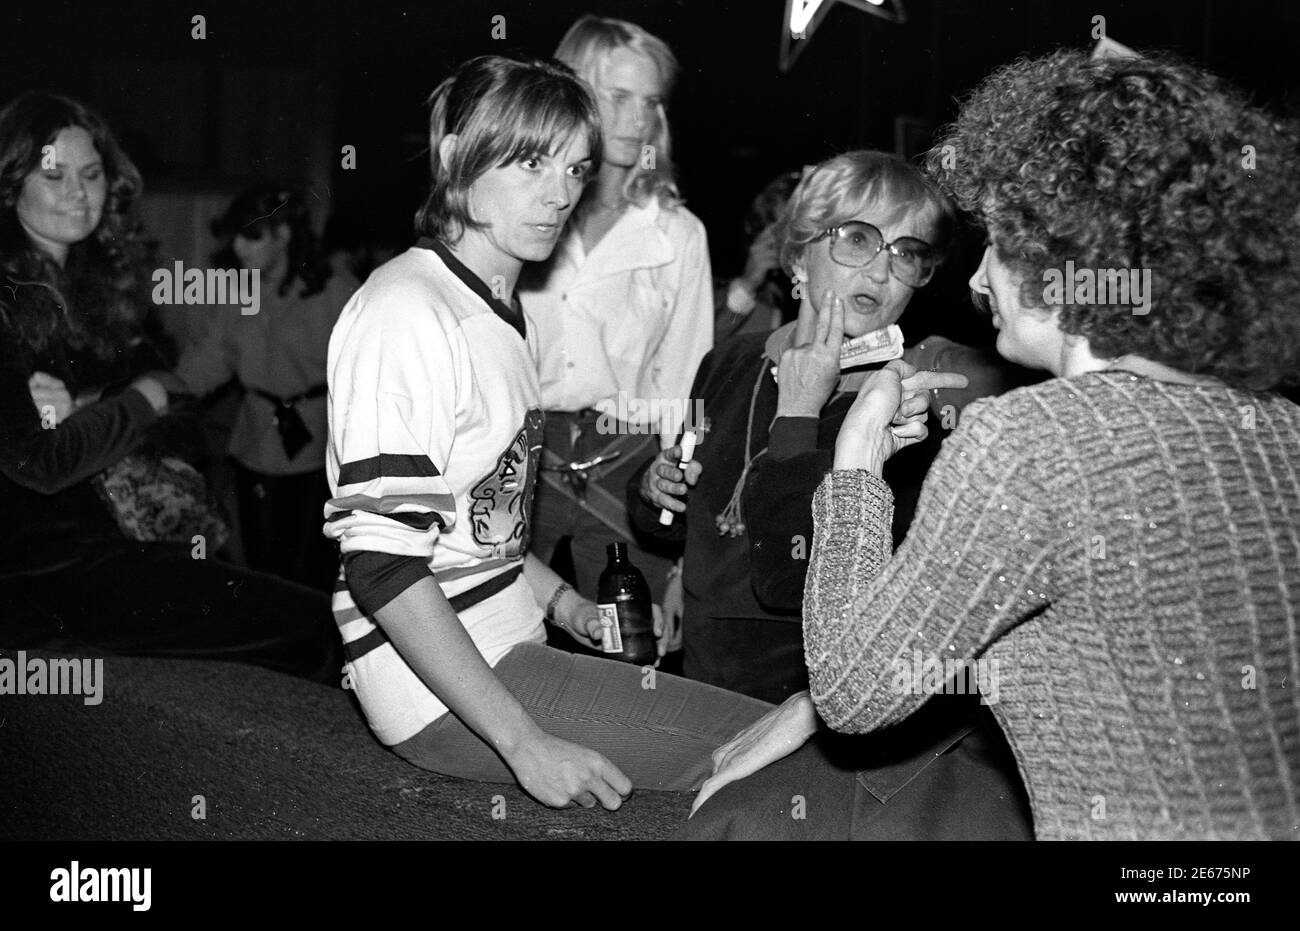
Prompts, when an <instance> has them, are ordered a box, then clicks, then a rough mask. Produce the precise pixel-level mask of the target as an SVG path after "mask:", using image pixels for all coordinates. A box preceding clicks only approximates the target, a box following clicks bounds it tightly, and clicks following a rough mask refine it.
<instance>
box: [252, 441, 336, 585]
mask: <svg viewBox="0 0 1300 931" xmlns="http://www.w3.org/2000/svg"><path fill="white" fill-rule="evenodd" d="M235 488H236V493H237V495H238V498H239V523H240V526H241V528H242V531H243V533H242V538H243V543H244V558H245V559H246V560H247V561H248V565H249V566H251V567H252V568H254V569H256V570H258V571H259V572H269V573H271V574H272V575H278V576H280V577H281V578H285V579H289V580H290V581H291V582H297V583H298V584H300V585H307V586H310V587H311V588H315V589H319V590H320V591H323V592H331V591H333V590H334V580H335V579H336V578H337V577H338V573H339V552H338V547H337V546H336V545H335V544H334V543H333V542H332V541H330V540H329V539H328V538H327V537H326V536H325V535H324V534H323V533H321V527H322V526H323V525H324V523H325V517H324V508H325V502H326V501H327V500H328V499H329V497H330V490H329V482H328V481H326V478H325V470H324V469H320V470H318V471H315V472H304V473H303V474H301V475H264V474H262V473H261V472H254V471H253V470H252V469H248V468H245V467H244V466H242V465H240V464H238V463H236V464H235Z"/></svg>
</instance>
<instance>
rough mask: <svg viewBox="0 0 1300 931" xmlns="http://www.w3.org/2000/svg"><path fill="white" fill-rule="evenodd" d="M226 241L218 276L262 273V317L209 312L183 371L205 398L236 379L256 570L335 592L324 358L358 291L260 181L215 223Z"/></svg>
mask: <svg viewBox="0 0 1300 931" xmlns="http://www.w3.org/2000/svg"><path fill="white" fill-rule="evenodd" d="M213 229H214V231H215V232H216V233H217V234H218V235H220V236H222V237H223V238H225V239H226V240H228V245H227V247H225V248H224V249H222V250H221V252H219V253H218V255H217V265H218V267H220V268H235V267H237V268H243V269H257V270H258V272H259V277H260V284H261V287H260V292H261V294H260V296H261V301H260V304H261V306H260V309H259V312H258V313H257V314H254V315H251V316H250V315H245V314H243V313H241V308H239V307H235V306H229V307H212V308H210V312H211V313H212V315H213V318H212V320H211V321H209V328H208V331H207V333H206V335H205V337H204V338H203V340H202V341H201V342H199V343H198V345H196V346H194V347H192V348H191V349H189V350H187V351H186V352H184V353H183V354H182V355H181V361H180V364H179V366H177V369H176V374H177V375H178V376H179V377H180V378H181V380H182V381H184V382H185V384H186V385H187V386H189V388H191V389H192V390H193V391H194V392H196V393H197V394H201V395H204V394H208V393H210V392H212V391H214V390H216V389H217V388H219V387H220V386H221V385H222V384H224V383H225V382H227V381H228V380H229V379H230V378H232V377H235V378H238V379H239V383H240V384H241V385H242V386H243V389H244V399H243V403H242V404H241V405H240V408H239V413H238V415H237V416H236V418H235V424H234V427H233V429H232V431H231V436H230V455H231V456H232V457H233V458H234V460H235V469H236V472H235V475H236V489H237V490H238V497H239V523H240V529H241V531H242V537H243V543H244V556H245V558H246V559H247V560H248V564H249V565H250V566H252V567H253V568H254V569H258V570H260V571H262V572H270V573H272V574H274V575H278V576H282V577H283V578H286V579H290V580H292V581H294V582H300V583H302V584H304V585H310V586H312V587H313V588H320V589H322V590H324V591H330V590H331V588H332V587H333V583H334V577H335V576H336V575H337V574H338V568H339V566H338V562H339V559H338V550H337V548H336V547H334V546H333V545H332V544H331V543H330V542H329V541H328V540H327V539H325V537H323V536H322V535H321V532H320V513H321V504H322V502H323V501H324V500H325V499H326V498H328V497H329V484H328V483H327V482H326V480H325V441H326V434H327V432H328V424H327V421H326V416H325V407H326V397H325V393H326V386H325V353H326V351H327V349H328V348H329V338H330V330H331V329H332V328H333V326H334V321H335V320H337V319H338V316H339V311H341V310H342V309H343V305H344V304H346V303H347V301H348V298H350V297H351V296H352V292H353V291H355V290H356V289H357V280H356V279H355V278H353V277H352V274H351V272H348V271H346V270H339V271H335V270H334V269H332V268H331V267H330V264H329V262H327V261H326V260H325V257H324V256H323V255H321V252H320V248H319V245H318V242H317V239H316V234H315V232H314V231H313V230H312V227H311V214H310V213H309V211H308V209H307V200H306V197H305V196H304V195H303V193H302V192H301V191H297V190H294V189H292V188H283V187H279V186H276V185H263V186H260V187H256V188H252V189H250V190H248V191H245V192H244V193H243V194H241V195H239V196H238V197H237V198H235V200H234V201H233V202H232V203H231V205H230V207H229V208H228V209H227V210H226V212H225V213H224V214H223V215H222V216H221V218H220V219H219V220H218V221H217V222H215V223H214V224H213Z"/></svg>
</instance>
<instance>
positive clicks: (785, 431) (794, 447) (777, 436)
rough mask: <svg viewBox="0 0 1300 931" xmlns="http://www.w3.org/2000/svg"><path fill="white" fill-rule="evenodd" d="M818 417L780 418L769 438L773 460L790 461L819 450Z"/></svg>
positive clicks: (768, 446) (769, 451)
mask: <svg viewBox="0 0 1300 931" xmlns="http://www.w3.org/2000/svg"><path fill="white" fill-rule="evenodd" d="M817 423H818V421H817V418H816V417H778V418H776V422H775V423H774V424H772V432H771V433H770V434H769V435H768V438H767V454H768V456H769V457H770V458H772V459H790V458H792V457H794V456H797V455H799V454H800V453H806V452H810V451H811V450H814V449H816V448H817Z"/></svg>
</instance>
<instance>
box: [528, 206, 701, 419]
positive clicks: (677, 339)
mask: <svg viewBox="0 0 1300 931" xmlns="http://www.w3.org/2000/svg"><path fill="white" fill-rule="evenodd" d="M518 294H519V300H520V302H521V303H522V304H523V307H524V313H525V315H526V316H527V319H528V326H529V328H530V330H531V331H532V332H535V333H536V334H537V340H538V346H539V362H538V370H539V375H540V380H541V391H542V406H543V408H545V409H546V410H551V411H579V410H583V409H585V408H595V409H597V410H599V411H601V412H602V413H607V414H610V415H611V416H614V417H618V418H619V419H621V420H626V421H628V422H629V423H634V424H637V425H646V424H651V425H653V431H654V432H662V433H663V436H662V442H664V443H665V445H667V444H670V443H671V442H673V441H674V440H675V438H676V437H675V435H669V434H675V432H676V429H675V428H676V426H679V425H680V424H670V423H669V422H668V421H667V419H666V414H667V412H668V411H670V410H672V409H674V408H675V409H676V411H677V412H678V413H679V414H681V413H684V412H685V411H687V410H688V409H689V407H688V405H689V397H688V395H689V393H690V388H691V382H692V380H693V379H694V377H695V370H696V369H697V368H698V367H699V364H700V360H701V359H703V358H704V355H705V353H707V352H708V351H709V350H710V349H711V348H712V347H713V280H712V272H711V269H710V266H709V250H708V239H707V236H706V234H705V231H704V224H703V223H701V222H700V220H699V218H697V217H696V216H695V215H694V214H693V213H691V212H690V211H689V210H687V209H686V208H685V207H682V206H677V207H666V206H661V205H660V203H659V201H658V200H651V201H650V202H649V203H648V204H647V205H646V206H645V207H636V206H631V207H629V208H628V209H627V210H626V211H625V212H624V214H623V216H621V217H620V218H619V219H618V221H617V222H616V223H615V224H614V226H613V227H612V228H611V229H610V231H609V232H608V233H606V234H605V237H604V238H603V239H601V241H600V242H599V243H597V244H596V247H595V248H594V249H593V250H592V251H591V254H590V255H588V254H587V253H586V252H585V250H584V249H583V245H582V237H581V236H580V235H579V234H578V231H577V229H575V228H574V227H572V226H570V227H569V228H568V229H567V230H566V231H565V233H564V235H563V237H562V238H561V240H560V242H559V244H558V245H557V246H556V249H555V254H554V255H553V256H552V258H551V260H550V261H549V262H548V263H546V264H544V265H541V266H534V267H533V268H531V269H529V270H527V271H526V272H525V275H524V278H523V279H522V280H521V281H520V283H519V289H518Z"/></svg>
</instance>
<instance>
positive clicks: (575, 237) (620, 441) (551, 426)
mask: <svg viewBox="0 0 1300 931" xmlns="http://www.w3.org/2000/svg"><path fill="white" fill-rule="evenodd" d="M555 57H556V58H558V59H559V60H560V61H562V62H564V63H565V64H567V65H569V66H570V67H572V68H573V69H574V71H576V72H577V73H578V75H579V76H580V77H581V78H582V79H583V80H585V81H586V82H587V83H588V84H589V85H590V86H591V88H592V90H593V92H594V96H595V98H596V102H597V106H598V107H599V109H600V118H601V124H602V128H603V132H604V144H603V147H602V151H601V155H602V160H601V165H600V168H599V172H598V173H597V175H596V178H595V180H594V182H593V183H592V184H591V185H590V187H589V188H588V190H587V192H586V195H585V196H584V197H583V199H582V201H581V203H580V204H579V205H578V207H577V209H576V211H575V213H574V218H573V221H572V222H571V223H570V224H569V228H568V229H567V230H566V232H565V234H564V236H563V237H562V238H561V240H560V242H559V244H558V245H557V247H556V250H555V254H554V256H553V257H552V259H551V261H550V262H548V263H546V264H545V265H542V266H538V267H537V268H535V269H534V270H533V271H532V272H530V273H529V274H526V275H525V278H524V280H522V281H521V283H520V291H519V297H520V300H521V302H522V303H523V306H524V311H525V313H526V315H527V317H528V320H529V324H530V325H531V326H533V327H534V328H535V330H536V333H537V338H538V344H539V373H540V378H541V390H542V404H543V407H544V408H545V410H546V438H545V454H544V459H543V473H542V476H541V477H542V481H541V482H539V483H538V487H537V511H536V537H535V538H534V552H535V553H536V554H537V555H538V556H539V557H540V558H541V559H542V560H543V561H547V560H549V559H550V558H551V556H552V555H553V553H554V550H555V547H556V545H557V544H558V543H559V542H560V540H561V539H562V538H563V537H566V536H568V537H572V552H573V561H574V568H575V570H576V574H577V583H578V589H579V590H580V591H581V592H583V594H584V595H587V596H589V597H590V596H593V595H594V594H595V587H596V580H597V578H598V577H599V574H600V572H601V570H602V569H603V568H604V566H605V545H606V544H607V543H609V542H612V541H616V540H621V541H624V542H627V543H629V544H630V545H631V548H630V554H631V558H632V561H633V562H634V563H635V564H636V565H637V566H638V567H640V569H641V570H642V571H643V572H644V573H645V575H646V578H647V581H649V583H650V587H651V591H652V592H653V594H654V599H655V601H656V602H659V601H661V600H662V597H663V592H664V588H665V580H666V575H667V571H668V568H669V565H670V563H669V560H667V559H664V558H661V557H659V556H657V555H654V554H652V553H650V552H647V551H646V550H644V549H643V548H641V547H639V546H637V545H636V544H637V540H636V539H635V538H634V537H633V535H632V531H631V530H630V528H629V527H628V522H627V515H626V510H625V506H624V490H625V488H626V485H627V481H628V479H629V478H630V477H631V474H632V473H633V472H634V471H635V470H636V468H637V467H638V466H639V465H640V464H641V462H642V461H644V459H645V458H646V456H647V455H648V454H653V453H654V451H655V450H656V449H657V448H658V447H659V446H671V445H672V443H673V442H674V441H675V440H676V438H677V433H678V432H679V430H680V429H681V427H682V420H683V418H684V417H685V416H686V412H687V411H688V410H689V403H688V402H689V398H688V395H689V391H690V385H691V379H692V377H693V376H694V374H695V369H696V368H697V367H698V366H699V363H700V360H701V359H702V358H703V357H704V354H705V353H706V352H708V351H709V349H710V348H712V331H713V292H712V274H711V269H710V266H709V254H708V245H707V241H706V238H705V232H704V225H703V224H702V223H701V222H700V220H699V219H698V218H697V217H696V216H695V215H694V214H692V213H691V212H690V211H689V210H687V209H686V208H685V207H684V206H683V205H682V203H681V198H680V195H679V193H678V190H677V185H676V183H675V182H674V180H673V170H672V160H671V144H670V134H669V127H668V120H667V116H666V114H665V110H664V106H665V102H666V100H667V98H668V95H669V93H670V92H671V90H672V86H673V82H674V79H675V77H676V74H677V67H678V66H677V61H676V59H675V58H674V56H673V53H672V51H671V50H670V49H669V48H668V46H667V45H665V44H664V42H663V41H661V40H660V39H658V38H656V37H654V36H652V35H650V34H649V33H647V32H646V31H645V30H643V29H641V28H640V27H639V26H636V25H634V24H632V23H627V22H623V21H620V20H613V19H601V18H598V17H594V16H584V17H582V18H581V19H579V20H578V21H577V22H576V23H574V25H573V27H572V28H571V29H570V30H569V32H568V33H567V34H566V35H565V37H564V38H563V39H562V40H561V42H560V45H559V47H558V48H557V49H556V53H555ZM656 444H657V445H656ZM661 646H662V644H661Z"/></svg>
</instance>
